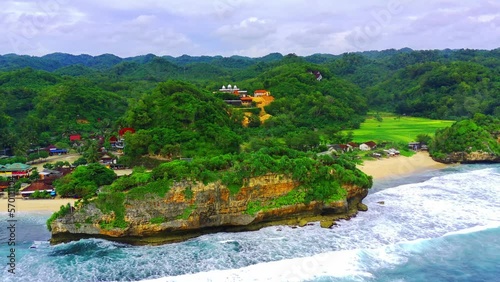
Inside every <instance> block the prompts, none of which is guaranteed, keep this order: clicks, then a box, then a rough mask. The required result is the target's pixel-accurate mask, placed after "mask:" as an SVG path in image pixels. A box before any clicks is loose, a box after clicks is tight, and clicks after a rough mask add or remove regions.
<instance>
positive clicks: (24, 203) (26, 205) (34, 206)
mask: <svg viewBox="0 0 500 282" xmlns="http://www.w3.org/2000/svg"><path fill="white" fill-rule="evenodd" d="M75 201H76V200H75V199H44V200H24V199H22V198H16V199H15V202H14V203H11V204H13V205H14V206H15V209H16V213H19V212H32V211H45V212H55V211H59V208H60V207H61V206H63V205H66V204H67V203H70V204H71V205H72V206H73V205H74V203H75ZM8 204H9V202H8V201H7V199H6V198H2V199H0V209H1V210H3V211H7V209H8V207H9V206H8ZM11 207H12V206H11Z"/></svg>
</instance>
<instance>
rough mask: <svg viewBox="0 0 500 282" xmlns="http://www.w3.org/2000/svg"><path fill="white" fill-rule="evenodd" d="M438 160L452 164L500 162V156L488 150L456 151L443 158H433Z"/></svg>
mask: <svg viewBox="0 0 500 282" xmlns="http://www.w3.org/2000/svg"><path fill="white" fill-rule="evenodd" d="M433 159H434V160H435V161H437V162H441V163H445V164H452V163H461V164H474V163H500V156H499V155H496V154H492V153H488V152H470V153H467V152H454V153H451V154H447V155H446V157H443V158H433Z"/></svg>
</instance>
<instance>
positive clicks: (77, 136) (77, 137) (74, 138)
mask: <svg viewBox="0 0 500 282" xmlns="http://www.w3.org/2000/svg"><path fill="white" fill-rule="evenodd" d="M80 140H82V136H81V135H80V134H73V135H70V136H69V141H80Z"/></svg>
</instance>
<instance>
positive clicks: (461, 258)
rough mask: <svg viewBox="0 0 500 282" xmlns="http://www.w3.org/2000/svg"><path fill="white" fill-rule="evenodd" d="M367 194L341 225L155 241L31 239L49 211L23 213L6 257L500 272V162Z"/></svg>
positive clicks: (461, 277) (113, 271)
mask: <svg viewBox="0 0 500 282" xmlns="http://www.w3.org/2000/svg"><path fill="white" fill-rule="evenodd" d="M380 201H384V204H379V203H378V202H380ZM364 202H365V203H367V204H368V206H369V207H370V210H369V211H368V212H366V213H360V214H359V215H358V216H357V217H356V218H353V219H351V220H350V221H342V222H340V223H339V225H338V226H336V227H334V228H333V229H322V228H320V227H319V225H318V224H315V225H313V226H306V227H304V228H292V227H286V226H281V227H269V228H264V229H262V230H259V231H255V232H243V233H218V234H211V235H206V236H202V237H199V238H195V239H192V240H189V241H186V242H182V243H177V244H170V245H163V246H154V247H153V246H143V247H133V246H128V245H124V244H119V243H113V242H109V241H106V240H95V239H90V240H81V241H78V242H72V243H68V244H61V245H57V246H49V245H48V244H47V243H44V242H42V243H40V245H39V246H38V248H36V249H30V248H29V247H30V246H31V245H32V244H33V242H34V241H45V240H47V239H48V238H50V233H49V232H48V231H47V230H46V229H45V220H46V219H47V218H48V216H49V214H18V223H17V227H18V228H17V230H16V239H17V241H18V245H17V246H16V260H17V264H16V274H15V275H11V274H10V273H8V272H7V269H8V268H5V267H4V274H2V276H1V280H2V281H141V280H154V279H158V281H499V280H498V279H497V277H500V239H499V238H500V166H499V165H489V166H477V165H474V166H460V167H454V168H449V169H446V170H442V171H434V172H430V173H423V174H420V175H416V176H412V177H408V178H404V179H401V178H397V179H389V180H386V181H383V182H379V183H377V184H376V186H375V187H374V188H373V190H372V191H371V193H370V195H369V196H368V197H367V198H366V199H365V201H364ZM6 220H7V216H6V214H2V215H0V241H1V242H2V243H1V246H0V256H1V257H3V258H4V261H5V264H3V265H4V266H5V265H6V263H7V258H6V255H8V254H9V250H8V249H9V247H8V246H7V243H6V242H7V238H8V237H7V236H8V235H9V234H8V230H7V229H6V227H7V223H6Z"/></svg>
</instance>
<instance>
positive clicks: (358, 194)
mask: <svg viewBox="0 0 500 282" xmlns="http://www.w3.org/2000/svg"><path fill="white" fill-rule="evenodd" d="M298 185H299V183H297V182H294V181H293V180H292V179H290V178H287V177H284V176H280V175H266V176H261V177H256V178H252V179H250V180H249V183H248V185H247V186H246V187H243V188H241V189H240V191H239V192H238V193H237V194H234V195H232V194H231V193H230V191H229V189H228V188H227V187H225V186H223V185H221V184H220V183H218V182H216V183H210V184H208V185H203V184H202V183H183V184H176V185H175V186H174V187H172V188H171V189H170V191H169V192H168V193H167V194H166V195H165V197H164V198H160V197H156V196H151V197H149V198H147V197H146V198H144V199H141V200H126V202H125V221H126V222H127V223H128V225H129V226H128V227H127V228H125V229H121V228H113V229H104V228H101V224H100V223H102V222H110V221H112V220H113V219H114V214H113V213H111V214H104V213H103V212H102V211H101V210H99V209H98V208H97V207H96V206H95V205H94V204H92V203H91V204H89V205H86V206H84V207H83V208H81V209H78V210H77V211H75V212H73V213H71V214H69V215H66V216H65V217H63V218H60V219H57V220H55V221H54V222H52V225H51V227H52V241H53V242H61V241H68V240H74V239H79V238H85V237H103V238H108V239H114V240H117V241H124V242H129V243H137V244H146V243H153V244H154V243H167V242H172V241H179V240H184V239H187V238H191V237H195V236H198V235H201V234H205V233H211V232H218V231H244V230H255V229H258V228H260V227H263V226H266V225H271V224H273V223H281V224H288V223H290V224H296V223H297V222H298V221H299V220H300V218H307V217H311V216H317V215H343V216H345V215H347V214H351V215H352V214H355V213H356V211H357V210H356V206H357V204H358V203H359V202H361V200H362V199H363V198H364V197H366V195H367V193H368V190H367V189H363V188H358V187H356V186H345V187H344V188H345V189H346V190H347V192H348V196H347V199H345V200H343V201H337V202H331V203H319V202H311V203H309V204H307V205H305V204H297V205H291V206H283V207H280V208H274V209H266V211H260V212H258V213H256V214H254V215H250V214H247V213H246V210H247V206H248V203H249V202H259V203H260V204H261V205H262V206H266V205H269V204H270V203H271V202H272V201H273V200H276V199H277V198H279V197H282V196H284V195H286V194H287V193H289V192H290V191H291V190H292V189H294V188H295V187H297V186H298ZM188 187H190V189H191V191H192V193H189V194H190V195H192V197H190V198H187V197H186V194H187V193H185V190H186V188H188ZM152 220H153V222H156V223H152Z"/></svg>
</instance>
